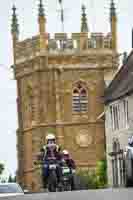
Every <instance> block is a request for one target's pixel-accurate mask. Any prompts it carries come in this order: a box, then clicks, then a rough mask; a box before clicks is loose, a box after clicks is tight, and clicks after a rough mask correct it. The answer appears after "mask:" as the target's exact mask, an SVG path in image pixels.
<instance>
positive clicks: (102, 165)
mask: <svg viewBox="0 0 133 200" xmlns="http://www.w3.org/2000/svg"><path fill="white" fill-rule="evenodd" d="M96 177H97V183H98V187H99V188H103V187H105V186H106V185H107V162H106V160H105V159H103V160H101V161H99V162H98V163H97V167H96Z"/></svg>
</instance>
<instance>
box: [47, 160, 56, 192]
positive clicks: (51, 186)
mask: <svg viewBox="0 0 133 200" xmlns="http://www.w3.org/2000/svg"><path fill="white" fill-rule="evenodd" d="M57 167H58V164H57V162H56V161H55V160H50V161H49V165H48V171H49V177H48V184H47V187H48V191H49V192H56V188H57V185H58V180H57Z"/></svg>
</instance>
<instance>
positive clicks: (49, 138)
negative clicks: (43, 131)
mask: <svg viewBox="0 0 133 200" xmlns="http://www.w3.org/2000/svg"><path fill="white" fill-rule="evenodd" d="M47 140H55V135H54V134H52V133H50V134H48V135H47V136H46V141H47Z"/></svg>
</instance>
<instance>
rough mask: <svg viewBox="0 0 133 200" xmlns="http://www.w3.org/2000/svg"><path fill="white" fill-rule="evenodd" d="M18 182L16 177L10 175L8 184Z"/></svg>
mask: <svg viewBox="0 0 133 200" xmlns="http://www.w3.org/2000/svg"><path fill="white" fill-rule="evenodd" d="M14 182H16V176H14V177H13V176H12V175H11V174H10V175H9V178H8V183H14Z"/></svg>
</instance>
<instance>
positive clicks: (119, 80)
mask: <svg viewBox="0 0 133 200" xmlns="http://www.w3.org/2000/svg"><path fill="white" fill-rule="evenodd" d="M131 93H133V50H132V51H131V53H130V54H129V56H128V57H127V60H126V62H125V64H124V65H123V66H122V67H121V68H120V70H119V71H118V73H117V74H116V75H115V77H114V79H113V80H112V82H111V83H110V85H109V86H108V88H107V89H106V90H105V95H104V101H105V104H108V103H109V102H113V101H115V100H118V99H120V98H123V97H125V96H128V95H130V94H131Z"/></svg>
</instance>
